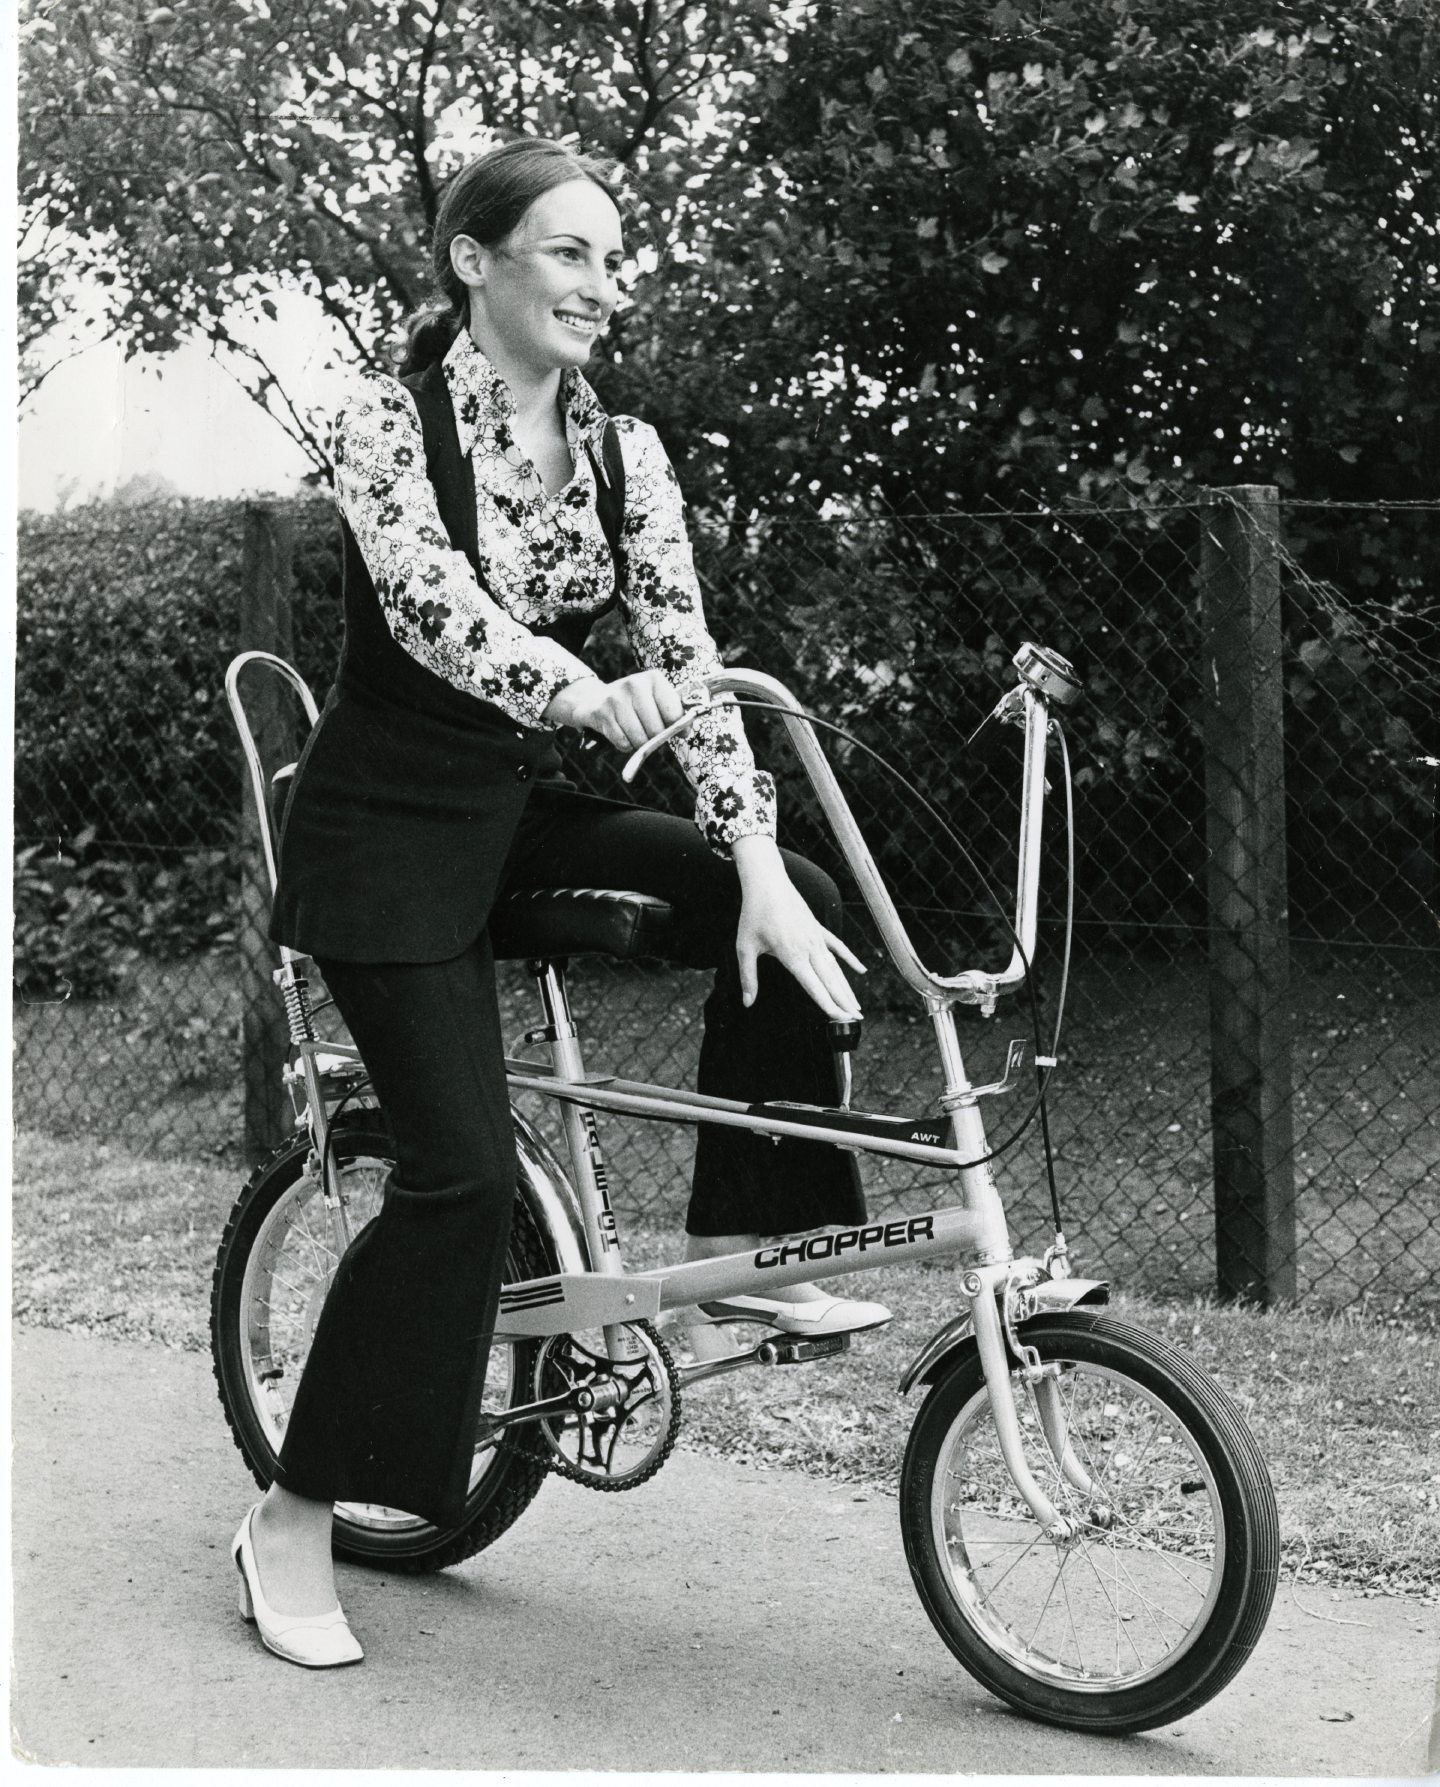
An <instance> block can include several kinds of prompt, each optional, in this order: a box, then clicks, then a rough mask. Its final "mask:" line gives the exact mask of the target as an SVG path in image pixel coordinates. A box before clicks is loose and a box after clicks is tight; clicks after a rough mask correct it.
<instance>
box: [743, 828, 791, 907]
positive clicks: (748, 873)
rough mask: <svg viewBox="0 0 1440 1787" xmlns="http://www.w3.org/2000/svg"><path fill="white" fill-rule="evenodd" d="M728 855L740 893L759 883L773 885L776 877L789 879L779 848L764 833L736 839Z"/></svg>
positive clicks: (772, 839) (755, 833) (753, 833)
mask: <svg viewBox="0 0 1440 1787" xmlns="http://www.w3.org/2000/svg"><path fill="white" fill-rule="evenodd" d="M730 854H731V856H732V857H733V858H734V861H735V867H736V869H737V870H738V872H739V875H740V889H741V892H742V893H745V892H748V891H749V890H750V889H751V888H755V887H758V886H759V885H760V884H761V883H773V882H774V881H775V880H776V879H777V877H778V878H781V879H785V880H788V879H789V877H788V876H787V875H786V874H785V864H784V861H783V860H782V859H781V856H780V846H779V845H778V844H777V843H776V842H775V840H774V838H772V837H770V836H769V834H768V833H766V832H752V833H750V834H749V835H748V836H746V837H743V838H736V839H735V840H734V842H733V843H732V844H731V846H730Z"/></svg>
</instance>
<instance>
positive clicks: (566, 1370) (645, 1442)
mask: <svg viewBox="0 0 1440 1787" xmlns="http://www.w3.org/2000/svg"><path fill="white" fill-rule="evenodd" d="M624 1326H625V1327H626V1328H627V1329H628V1330H629V1332H630V1333H631V1334H633V1335H635V1336H636V1338H637V1339H638V1340H639V1341H640V1343H641V1346H642V1348H643V1349H644V1356H643V1357H641V1358H638V1359H626V1360H622V1361H620V1362H619V1363H618V1364H617V1363H615V1362H613V1361H612V1360H610V1359H609V1358H607V1357H606V1355H605V1354H604V1353H596V1352H593V1351H591V1349H590V1348H589V1347H587V1346H585V1345H583V1344H582V1343H581V1341H580V1340H579V1339H578V1338H577V1337H576V1336H575V1335H573V1334H555V1335H552V1336H550V1337H549V1338H548V1339H547V1340H545V1341H544V1342H542V1344H541V1347H540V1354H539V1357H538V1358H537V1360H536V1362H535V1394H536V1396H537V1397H547V1396H555V1395H558V1394H560V1393H562V1392H563V1391H565V1390H567V1389H568V1390H570V1391H571V1392H573V1393H574V1394H575V1395H576V1396H577V1397H578V1396H580V1395H581V1394H583V1393H585V1392H595V1391H603V1390H604V1389H605V1387H606V1386H607V1385H610V1384H614V1385H615V1386H616V1388H617V1391H618V1394H617V1395H616V1399H615V1401H614V1403H613V1406H611V1407H608V1408H601V1409H597V1410H594V1411H587V1410H584V1409H580V1408H577V1409H576V1410H575V1411H574V1412H573V1413H568V1414H564V1415H560V1416H555V1415H551V1416H549V1417H545V1418H542V1419H541V1420H539V1421H537V1422H536V1423H535V1425H534V1427H533V1428H532V1429H531V1430H530V1431H531V1432H532V1433H535V1434H536V1435H537V1436H538V1438H539V1440H540V1441H541V1444H542V1447H543V1452H542V1453H541V1456H543V1457H544V1459H545V1461H546V1463H548V1464H549V1466H550V1468H551V1470H553V1471H554V1472H555V1473H556V1475H557V1476H561V1477H566V1478H568V1479H569V1480H570V1482H572V1483H583V1484H584V1485H585V1487H586V1488H587V1489H600V1490H607V1491H612V1492H613V1491H618V1490H621V1489H636V1488H638V1487H639V1486H640V1484H642V1483H648V1482H649V1480H650V1479H651V1477H653V1476H654V1475H655V1473H656V1471H658V1470H659V1469H660V1467H661V1465H662V1464H664V1462H665V1460H666V1459H667V1458H668V1457H669V1456H670V1452H671V1449H672V1447H673V1446H674V1444H675V1438H676V1435H677V1434H678V1433H679V1431H680V1374H679V1372H678V1371H677V1370H676V1367H675V1360H674V1358H673V1357H672V1355H671V1352H670V1349H669V1347H667V1346H666V1344H665V1342H664V1341H663V1340H662V1339H661V1338H660V1335H659V1333H658V1331H657V1330H656V1328H655V1327H654V1325H653V1324H652V1323H650V1322H626V1323H625V1324H624ZM637 1420H640V1421H644V1422H646V1423H647V1430H646V1431H642V1432H637V1431H635V1423H636V1422H637ZM650 1428H653V1431H649V1429H650ZM627 1441H628V1443H629V1445H630V1446H632V1447H638V1448H639V1450H638V1456H635V1455H632V1454H630V1453H627V1455H626V1457H625V1459H624V1461H623V1462H621V1463H618V1464H617V1460H616V1453H617V1450H618V1449H619V1448H620V1447H621V1446H622V1445H624V1444H626V1443H627Z"/></svg>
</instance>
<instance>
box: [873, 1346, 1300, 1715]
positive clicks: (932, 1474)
mask: <svg viewBox="0 0 1440 1787" xmlns="http://www.w3.org/2000/svg"><path fill="white" fill-rule="evenodd" d="M1021 1338H1022V1340H1023V1341H1024V1343H1025V1344H1026V1345H1027V1346H1031V1347H1034V1348H1035V1350H1036V1352H1037V1353H1038V1354H1039V1356H1040V1359H1041V1361H1042V1363H1043V1364H1044V1365H1046V1366H1047V1367H1049V1368H1050V1370H1049V1371H1048V1372H1047V1374H1046V1375H1045V1376H1043V1377H1041V1378H1040V1379H1039V1380H1038V1382H1035V1383H1030V1384H1027V1383H1025V1382H1024V1381H1023V1380H1022V1378H1021V1376H1020V1375H1019V1374H1018V1373H1016V1374H1015V1375H1014V1376H1013V1378H1012V1382H1013V1383H1014V1386H1015V1400H1016V1405H1017V1410H1018V1413H1019V1418H1020V1431H1021V1437H1022V1440H1023V1443H1024V1451H1025V1457H1026V1460H1027V1462H1028V1463H1029V1465H1030V1469H1031V1470H1032V1472H1033V1473H1034V1475H1035V1477H1036V1480H1037V1481H1038V1482H1039V1484H1040V1486H1041V1488H1042V1489H1043V1490H1044V1491H1045V1493H1046V1495H1047V1496H1048V1497H1049V1498H1050V1501H1051V1502H1052V1504H1053V1505H1054V1506H1055V1508H1056V1509H1057V1510H1058V1511H1059V1512H1060V1513H1061V1514H1062V1515H1064V1516H1065V1517H1066V1519H1067V1521H1068V1522H1069V1524H1070V1526H1071V1527H1072V1528H1073V1533H1072V1534H1071V1535H1070V1536H1067V1537H1062V1538H1059V1539H1055V1538H1051V1537H1050V1536H1049V1535H1048V1534H1047V1533H1046V1532H1045V1531H1044V1530H1043V1529H1042V1528H1041V1526H1040V1524H1039V1522H1038V1521H1037V1520H1036V1518H1035V1516H1034V1515H1033V1514H1032V1512H1031V1511H1030V1508H1029V1506H1028V1505H1027V1504H1026V1503H1025V1502H1024V1500H1023V1499H1022V1498H1021V1496H1020V1494H1019V1491H1018V1490H1017V1489H1016V1488H1015V1485H1014V1483H1013V1482H1012V1481H1011V1478H1010V1473H1009V1471H1008V1470H1007V1469H1006V1466H1005V1463H1004V1460H1003V1459H1002V1457H1001V1455H1000V1446H999V1441H998V1438H997V1436H996V1432H995V1427H994V1424H993V1422H992V1420H991V1416H990V1396H989V1392H988V1390H987V1388H986V1385H985V1375H984V1372H983V1370H982V1368H981V1364H980V1357H979V1353H978V1350H977V1349H976V1346H975V1344H974V1342H973V1341H971V1342H969V1343H968V1344H967V1345H965V1346H963V1347H961V1348H960V1350H959V1351H958V1352H957V1353H956V1354H954V1355H952V1357H951V1360H950V1362H949V1364H948V1366H947V1367H946V1368H944V1369H943V1371H942V1374H941V1376H940V1377H939V1380H938V1381H937V1382H936V1384H935V1386H934V1388H933V1389H932V1390H931V1392H930V1394H929V1396H928V1397H927V1398H926V1400H925V1402H924V1404H923V1406H922V1407H921V1409H920V1412H919V1415H918V1416H917V1417H916V1421H915V1425H914V1427H913V1428H912V1430H911V1434H910V1441H909V1445H908V1446H907V1448H906V1452H905V1465H904V1470H903V1473H902V1476H901V1487H900V1510H901V1515H900V1517H901V1525H902V1530H903V1536H904V1542H905V1555H906V1558H907V1559H908V1561H909V1564H910V1573H911V1575H912V1576H913V1577H914V1580H915V1585H916V1587H917V1589H918V1590H919V1593H920V1598H921V1600H922V1601H923V1602H924V1605H925V1611H926V1612H927V1613H928V1614H929V1615H930V1618H931V1620H932V1621H933V1623H934V1625H935V1627H936V1629H937V1630H938V1631H939V1633H940V1636H941V1637H942V1638H943V1639H944V1640H945V1642H946V1644H947V1645H949V1647H950V1649H951V1650H952V1651H953V1652H954V1653H955V1655H956V1656H957V1657H958V1658H959V1659H960V1661H961V1662H962V1663H963V1664H964V1665H965V1667H966V1668H967V1669H968V1670H969V1671H970V1672H971V1674H972V1675H974V1676H975V1677H976V1678H977V1679H978V1680H979V1681H981V1682H983V1683H984V1685H985V1686H986V1687H987V1688H989V1689H990V1690H991V1692H992V1693H995V1694H998V1695H999V1696H1000V1698H1001V1699H1002V1700H1005V1701H1008V1702H1009V1704H1010V1705H1011V1706H1013V1707H1015V1708H1017V1710H1019V1711H1020V1712H1023V1713H1027V1714H1029V1715H1030V1716H1031V1717H1032V1718H1036V1719H1042V1720H1044V1721H1046V1722H1047V1723H1049V1724H1052V1725H1063V1726H1066V1727H1068V1728H1070V1729H1072V1730H1077V1731H1103V1732H1109V1733H1123V1732H1130V1731H1145V1730H1148V1729H1150V1728H1151V1727H1153V1726H1156V1725H1161V1724H1165V1723H1166V1722H1167V1721H1169V1720H1172V1719H1178V1718H1181V1717H1182V1716H1183V1715H1185V1714H1186V1713H1190V1712H1193V1711H1194V1710H1195V1708H1196V1707H1198V1706H1202V1705H1203V1704H1204V1703H1205V1702H1206V1701H1207V1700H1209V1699H1210V1698H1211V1696H1212V1695H1214V1694H1217V1693H1218V1692H1219V1691H1220V1689H1221V1688H1222V1687H1224V1685H1225V1684H1226V1683H1227V1682H1228V1681H1229V1680H1230V1679H1231V1677H1232V1676H1233V1675H1234V1674H1235V1672H1236V1671H1237V1670H1238V1669H1239V1668H1240V1666H1241V1664H1242V1663H1243V1662H1244V1661H1245V1659H1246V1658H1247V1657H1248V1656H1249V1654H1250V1652H1251V1651H1252V1650H1253V1649H1254V1647H1255V1643H1256V1641H1257V1640H1258V1638H1259V1636H1260V1633H1261V1630H1262V1629H1263V1627H1264V1624H1265V1620H1266V1617H1267V1615H1268V1614H1269V1611H1270V1603H1271V1601H1272V1600H1273V1599H1274V1594H1275V1583H1276V1577H1277V1574H1278V1570H1279V1558H1280V1533H1279V1521H1278V1518H1277V1515H1276V1509H1275V1495H1274V1491H1273V1490H1272V1489H1271V1486H1270V1479H1269V1476H1268V1475H1267V1473H1266V1470H1265V1464H1264V1460H1263V1459H1262V1458H1261V1456H1260V1452H1259V1449H1258V1448H1257V1446H1256V1444H1255V1441H1254V1439H1253V1438H1252V1437H1251V1434H1250V1432H1249V1430H1248V1428H1247V1427H1246V1426H1245V1425H1244V1423H1243V1421H1242V1420H1241V1418H1240V1415H1239V1413H1238V1412H1237V1410H1236V1409H1235V1407H1234V1405H1233V1404H1232V1403H1231V1402H1230V1400H1229V1398H1228V1397H1227V1396H1226V1395H1225V1394H1224V1392H1223V1391H1222V1390H1221V1389H1220V1387H1219V1386H1218V1385H1217V1384H1215V1383H1214V1382H1212V1380H1211V1379H1209V1378H1208V1377H1206V1376H1205V1375H1204V1373H1203V1372H1201V1371H1199V1370H1198V1369H1197V1368H1196V1367H1195V1366H1194V1365H1193V1364H1192V1363H1191V1361H1190V1360H1189V1359H1187V1358H1186V1356H1185V1355H1184V1354H1183V1353H1181V1352H1179V1351H1177V1350H1176V1349H1175V1348H1174V1347H1172V1346H1168V1345H1167V1344H1166V1343H1165V1342H1164V1341H1162V1340H1158V1339H1157V1338H1155V1337H1154V1336H1153V1335H1150V1334H1147V1333H1146V1332H1145V1331H1144V1330H1143V1329H1141V1328H1136V1327H1134V1326H1132V1325H1131V1324H1130V1323H1128V1322H1121V1321H1117V1320H1115V1319H1114V1318H1112V1317H1109V1316H1103V1315H1097V1314H1094V1313H1091V1312H1089V1311H1078V1310H1077V1311H1074V1312H1071V1313H1069V1314H1063V1315H1054V1316H1049V1317H1045V1318H1042V1319H1040V1320H1037V1321H1033V1322H1029V1323H1027V1324H1026V1325H1025V1326H1024V1327H1023V1328H1022V1329H1021Z"/></svg>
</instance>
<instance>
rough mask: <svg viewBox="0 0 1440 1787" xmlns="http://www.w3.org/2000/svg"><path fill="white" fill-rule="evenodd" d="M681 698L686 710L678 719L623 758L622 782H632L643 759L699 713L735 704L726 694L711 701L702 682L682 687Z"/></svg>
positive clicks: (666, 743) (708, 692) (698, 716)
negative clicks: (717, 699)
mask: <svg viewBox="0 0 1440 1787" xmlns="http://www.w3.org/2000/svg"><path fill="white" fill-rule="evenodd" d="M681 699H682V700H683V701H684V703H685V706H686V708H687V710H688V711H687V712H686V713H683V714H681V716H680V718H679V719H678V720H672V721H671V722H670V724H669V725H668V726H667V727H666V728H665V730H664V731H663V732H657V733H656V734H655V736H654V738H647V739H646V740H645V743H644V744H643V745H641V747H640V749H639V750H638V751H632V752H631V754H630V756H629V757H627V758H626V760H625V767H624V769H622V770H621V771H620V780H621V781H622V782H627V783H628V782H633V781H634V780H635V777H636V776H637V775H638V774H639V773H640V766H641V764H642V763H644V761H645V759H646V758H647V757H653V756H654V755H655V753H656V752H657V751H658V750H659V749H660V748H661V746H662V745H668V744H669V742H670V740H671V739H672V738H675V737H677V736H678V735H679V734H680V733H682V732H683V731H684V730H685V728H686V727H687V726H691V725H693V724H694V722H695V721H696V720H698V719H699V718H700V716H701V714H703V713H708V712H709V710H710V709H711V708H712V707H733V706H734V705H735V703H734V702H733V701H732V700H730V699H729V698H728V697H726V696H722V697H721V698H720V700H719V701H712V700H711V699H710V691H709V690H708V689H707V688H706V687H705V685H704V684H703V683H696V684H691V685H689V686H687V687H686V688H685V689H682V690H681Z"/></svg>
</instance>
